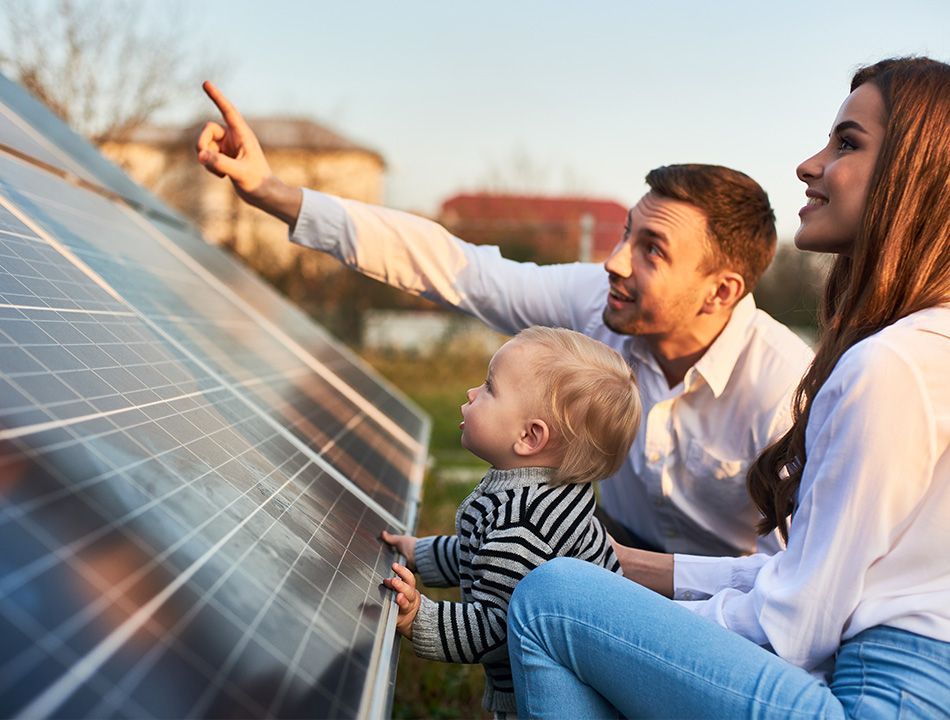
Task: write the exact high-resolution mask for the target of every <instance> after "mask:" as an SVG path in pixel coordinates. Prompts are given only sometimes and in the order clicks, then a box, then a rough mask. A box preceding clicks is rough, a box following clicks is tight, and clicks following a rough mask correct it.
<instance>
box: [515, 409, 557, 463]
mask: <svg viewBox="0 0 950 720" xmlns="http://www.w3.org/2000/svg"><path fill="white" fill-rule="evenodd" d="M550 439H551V431H550V430H549V429H548V424H547V423H546V422H544V420H541V419H539V418H532V419H531V420H528V421H527V422H526V423H525V425H524V427H523V428H522V429H521V435H519V436H518V439H517V440H516V441H515V445H514V448H513V450H514V452H515V455H520V456H521V457H530V456H531V455H537V454H538V453H540V452H542V451H543V450H544V449H545V448H546V447H547V446H548V441H549V440H550Z"/></svg>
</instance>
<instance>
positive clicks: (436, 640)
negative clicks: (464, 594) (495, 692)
mask: <svg viewBox="0 0 950 720" xmlns="http://www.w3.org/2000/svg"><path fill="white" fill-rule="evenodd" d="M555 554H556V553H555V552H554V551H553V550H552V549H551V547H550V546H549V545H548V544H547V543H546V542H544V541H543V540H541V539H540V538H539V537H538V535H537V534H535V533H534V532H532V531H531V530H530V529H529V528H527V527H523V526H514V527H507V528H501V529H495V530H493V531H492V533H491V534H490V536H489V537H487V538H486V540H485V542H484V543H482V546H481V547H480V548H479V550H478V552H477V554H475V555H474V556H473V558H472V574H473V576H474V577H473V579H472V588H471V592H470V599H469V600H468V601H466V602H433V601H432V600H429V599H428V598H426V597H423V598H422V605H421V606H420V608H419V612H418V614H417V615H416V619H415V621H414V622H413V625H412V644H413V648H414V649H415V651H416V654H417V655H419V656H420V657H424V658H428V659H430V660H442V661H444V662H455V663H477V662H483V661H484V660H485V659H486V656H487V655H488V654H489V653H492V651H495V650H499V651H500V652H502V653H504V652H506V641H507V625H506V623H507V615H508V601H509V600H510V599H511V593H512V592H513V591H514V589H515V585H517V583H518V581H519V580H521V578H523V577H524V576H525V575H527V574H528V573H529V572H530V571H531V570H533V569H534V568H536V567H538V566H539V565H541V564H542V563H544V562H546V561H547V560H550V559H551V558H552V557H554V556H555Z"/></svg>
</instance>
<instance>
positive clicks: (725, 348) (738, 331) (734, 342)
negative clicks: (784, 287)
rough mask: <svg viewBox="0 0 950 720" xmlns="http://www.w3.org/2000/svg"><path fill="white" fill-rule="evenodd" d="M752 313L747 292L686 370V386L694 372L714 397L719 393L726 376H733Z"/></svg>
mask: <svg viewBox="0 0 950 720" xmlns="http://www.w3.org/2000/svg"><path fill="white" fill-rule="evenodd" d="M754 316H755V300H753V299H752V293H749V294H748V295H746V296H745V297H744V298H742V299H741V300H740V301H739V302H738V303H736V306H735V308H734V309H733V311H732V316H731V317H730V318H729V322H727V323H726V327H724V328H723V329H722V332H721V333H719V337H717V338H716V339H715V340H713V344H712V345H710V346H709V349H708V350H707V351H706V352H705V354H704V355H703V356H702V357H701V358H700V359H699V361H698V362H697V363H696V364H695V365H693V367H692V368H690V370H689V371H687V373H686V381H687V387H689V380H690V372H692V371H695V372H697V373H699V374H700V375H701V376H702V377H703V379H704V380H705V381H706V384H707V385H709V388H710V390H712V392H713V396H714V397H717V398H718V397H719V396H720V395H721V394H722V391H723V390H725V389H726V384H727V383H728V382H729V378H730V377H732V371H733V369H734V368H735V366H736V361H737V360H738V359H739V355H740V354H741V353H742V350H743V348H745V344H746V342H745V341H746V335H747V334H748V329H749V325H750V324H751V323H752V319H753V317H754Z"/></svg>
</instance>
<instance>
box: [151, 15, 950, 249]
mask: <svg viewBox="0 0 950 720" xmlns="http://www.w3.org/2000/svg"><path fill="white" fill-rule="evenodd" d="M149 1H150V2H157V0H149ZM188 14H189V16H190V18H191V22H190V25H189V27H190V28H191V32H193V33H195V36H196V38H195V39H196V40H197V42H200V43H204V44H205V45H207V46H208V47H209V48H212V49H213V50H214V51H215V52H217V53H218V54H219V55H220V56H222V57H225V58H231V59H233V60H235V61H236V62H235V64H234V66H233V67H231V68H230V70H229V71H228V72H226V73H225V74H224V75H223V76H222V78H220V84H221V86H222V88H223V89H224V91H225V92H226V93H227V94H228V95H229V96H230V97H231V98H232V100H233V101H234V102H235V103H236V104H237V105H238V107H239V108H240V109H242V110H243V111H244V112H245V114H288V113H289V114H299V115H307V116H310V117H313V118H314V119H317V120H318V121H323V122H325V123H327V124H329V125H330V126H332V127H335V128H336V129H338V130H339V131H341V132H342V133H343V134H345V135H347V136H349V137H352V138H354V139H356V140H358V141H360V142H362V143H364V144H366V145H369V146H371V147H373V148H375V149H378V150H379V151H380V152H381V153H382V154H383V156H384V157H385V158H386V160H387V161H388V163H389V171H388V174H387V180H386V202H387V203H388V204H391V205H393V206H396V207H401V208H406V209H416V210H421V211H423V212H434V211H435V210H436V209H437V207H438V204H439V202H440V201H441V200H442V199H444V198H445V197H447V196H449V195H451V194H453V193H455V192H457V191H460V190H470V189H477V188H480V187H483V186H485V185H486V184H489V183H492V182H494V183H495V184H498V181H499V180H500V181H502V182H504V183H505V184H507V185H508V186H511V187H512V188H516V189H519V190H537V191H555V192H559V191H567V192H572V193H577V194H585V195H595V196H604V197H608V198H612V199H616V200H618V201H620V202H622V203H624V204H632V203H633V202H635V201H636V200H637V198H638V197H639V196H640V195H641V194H642V193H643V191H644V184H643V176H644V175H645V174H646V172H647V171H648V170H649V169H650V168H652V167H654V166H657V165H662V164H667V163H674V162H711V163H721V164H725V165H730V166H733V167H736V168H739V169H741V170H743V171H745V172H747V173H749V174H750V175H752V176H753V177H754V178H756V179H757V180H758V181H759V182H760V183H762V184H763V186H765V188H766V189H767V190H768V191H769V193H770V195H771V196H772V199H773V204H774V205H775V207H776V210H777V214H778V218H779V234H780V237H783V238H789V237H791V235H792V234H793V233H794V230H795V228H796V227H797V225H798V217H797V212H798V208H799V207H800V206H801V205H802V204H803V202H804V195H803V190H802V187H803V186H802V185H801V184H800V183H799V182H798V181H797V180H796V178H795V174H794V171H795V167H796V165H797V164H798V162H800V161H801V160H802V159H803V158H805V157H806V156H807V155H809V154H811V153H812V152H814V151H815V150H817V149H818V147H819V146H820V145H821V144H822V143H823V142H824V140H825V138H826V136H827V133H828V130H829V128H830V125H831V122H832V120H833V118H834V116H835V113H836V112H837V109H838V105H839V104H840V103H841V101H842V100H843V99H844V97H845V95H846V94H847V86H848V82H849V80H850V76H851V74H852V72H853V70H854V69H855V68H856V67H857V66H859V65H861V64H864V63H867V62H871V61H874V60H876V59H879V58H881V57H885V56H889V55H895V54H929V55H931V56H933V57H936V58H938V59H941V60H944V61H950V2H948V0H901V1H900V2H898V1H897V0H883V1H878V0H861V1H860V2H856V1H852V2H847V3H844V2H841V3H839V2H831V1H830V0H825V1H823V2H816V1H812V0H808V1H802V0H795V1H791V2H779V1H778V0H776V1H774V2H770V1H766V0H735V1H730V0H719V1H715V2H713V1H711V0H707V1H701V0H694V1H691V2H687V1H685V0H664V1H663V2H656V1H655V0H653V1H650V2H645V1H637V0H630V1H628V2H620V1H619V0H613V1H601V2H595V1H589V2H581V1H579V0H578V1H576V2H560V1H557V0H547V1H546V2H541V1H540V0H529V1H521V2H516V1H515V0H507V1H496V0H488V1H485V0H483V1H482V2H478V3H474V2H469V3H462V2H435V1H432V2H414V1H411V0H400V1H399V2H393V1H391V0H390V1H386V2H382V1H380V2H359V1H358V0H348V1H346V2H335V3H329V2H317V1H309V2H304V1H303V0H297V1H292V0H270V1H269V2H260V1H259V0H254V1H251V0H203V2H202V3H201V4H200V5H199V4H198V3H195V4H194V5H191V4H189V7H188ZM212 79H215V78H212ZM195 91H196V93H197V92H200V88H197V87H196V89H195Z"/></svg>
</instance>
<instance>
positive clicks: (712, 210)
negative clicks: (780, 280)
mask: <svg viewBox="0 0 950 720" xmlns="http://www.w3.org/2000/svg"><path fill="white" fill-rule="evenodd" d="M647 185H649V186H650V189H651V190H652V191H653V192H654V193H656V194H657V195H661V196H663V197H666V198H670V199H671V200H680V201H681V202H687V203H690V204H691V205H694V206H695V207H697V208H699V209H700V210H701V211H702V212H703V214H704V215H705V216H706V226H707V231H708V235H709V247H710V253H709V256H708V257H707V261H706V263H705V268H704V269H705V270H706V271H708V272H713V271H715V270H719V269H722V268H729V269H730V270H734V271H735V272H737V273H739V274H740V275H742V278H743V279H744V280H745V290H746V292H747V293H748V292H752V289H753V288H754V287H755V285H756V283H757V282H758V281H759V278H760V277H761V276H762V273H764V272H765V269H766V268H767V267H768V266H769V263H770V262H772V257H773V256H774V255H775V241H776V235H775V211H773V210H772V206H771V205H770V204H769V196H768V194H767V193H766V192H765V190H763V189H762V187H761V186H760V185H759V184H758V183H757V182H756V181H755V180H753V179H752V178H750V177H749V176H748V175H746V174H745V173H741V172H739V171H738V170H732V169H730V168H727V167H722V166H721V165H699V164H690V165H665V166H663V167H658V168H655V169H653V170H651V171H650V172H649V173H648V174H647Z"/></svg>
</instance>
